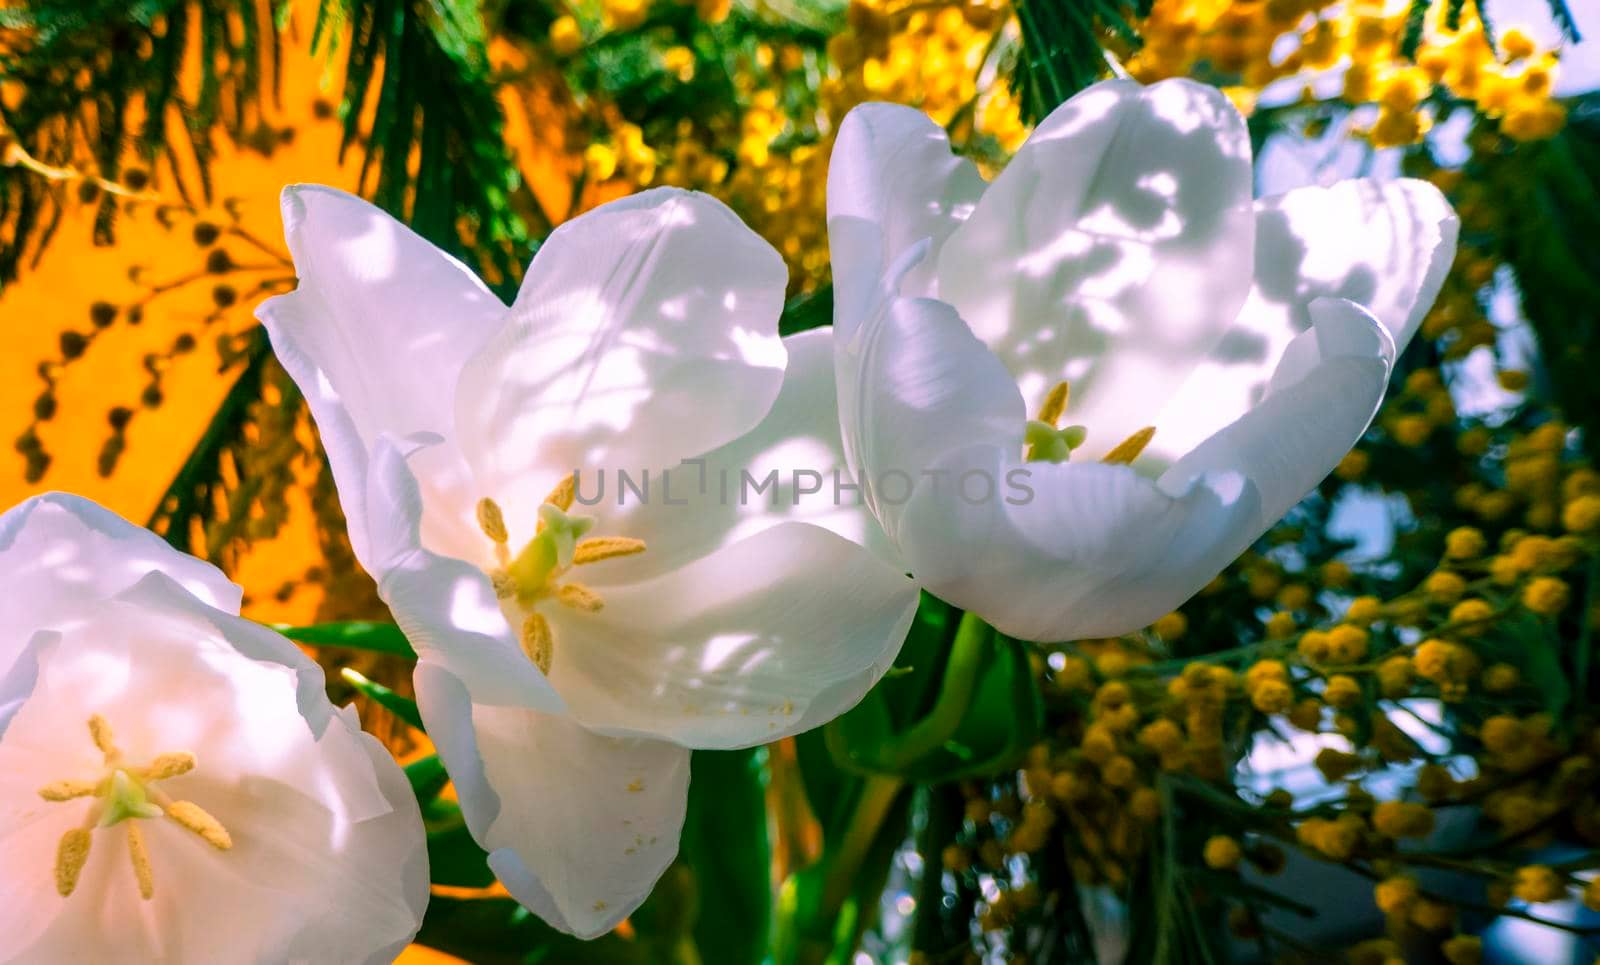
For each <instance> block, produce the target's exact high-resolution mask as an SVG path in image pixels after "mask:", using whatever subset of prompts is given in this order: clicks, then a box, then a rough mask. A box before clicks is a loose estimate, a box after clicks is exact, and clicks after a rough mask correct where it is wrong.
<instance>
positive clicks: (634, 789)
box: [628, 777, 644, 794]
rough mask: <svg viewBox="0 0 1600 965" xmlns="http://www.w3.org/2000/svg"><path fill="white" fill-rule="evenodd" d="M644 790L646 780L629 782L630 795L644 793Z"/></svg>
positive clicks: (635, 779)
mask: <svg viewBox="0 0 1600 965" xmlns="http://www.w3.org/2000/svg"><path fill="white" fill-rule="evenodd" d="M643 790H644V778H642V777H636V778H634V779H633V780H631V781H629V782H628V793H629V794H638V793H639V792H640V791H643Z"/></svg>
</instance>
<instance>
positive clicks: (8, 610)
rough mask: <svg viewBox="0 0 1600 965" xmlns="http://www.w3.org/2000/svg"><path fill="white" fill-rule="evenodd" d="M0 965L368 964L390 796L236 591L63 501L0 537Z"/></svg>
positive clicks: (347, 731)
mask: <svg viewBox="0 0 1600 965" xmlns="http://www.w3.org/2000/svg"><path fill="white" fill-rule="evenodd" d="M0 579H3V580H4V582H5V587H6V592H5V594H3V595H0V820H3V822H4V825H3V826H4V830H3V831H0V897H3V899H4V900H3V901H0V961H3V962H29V963H34V962H108V963H133V962H170V963H185V962H189V963H197V965H210V963H214V962H224V961H250V962H263V963H266V962H280V963H288V962H329V963H379V962H388V961H392V960H393V959H394V957H395V956H396V955H398V954H399V953H400V951H401V949H403V948H404V947H405V946H406V944H407V943H409V942H410V940H411V938H412V936H413V935H415V934H416V932H417V928H418V927H419V925H420V924H421V921H422V912H423V908H424V907H425V906H426V905H427V901H428V856H427V846H426V844H427V842H426V837H425V835H424V833H423V827H422V817H421V815H420V814H419V813H418V809H417V803H416V799H415V797H414V796H413V794H412V791H411V787H410V785H409V783H408V782H407V781H406V777H405V774H404V772H402V771H401V769H400V768H399V766H398V765H396V764H395V762H394V760H393V759H392V758H390V756H389V754H388V752H387V751H385V750H384V748H383V746H382V745H381V744H379V743H378V742H377V741H376V740H374V739H373V738H372V737H370V736H368V735H366V734H363V733H362V732H361V729H360V725H359V722H358V721H357V720H356V717H355V712H354V711H353V710H352V709H350V708H346V709H345V710H343V711H339V710H335V709H334V707H333V706H332V705H331V704H330V703H329V702H328V698H327V695H326V693H325V692H324V690H323V675H322V670H321V668H319V667H318V666H317V665H316V664H315V663H313V662H312V661H311V660H310V659H309V658H307V657H306V656H305V654H303V653H301V652H300V650H299V649H297V648H296V647H295V646H294V644H292V643H290V642H289V641H288V640H285V639H284V638H282V637H280V636H278V635H277V634H275V633H272V632H271V631H269V630H266V629H264V628H262V627H261V626H259V625H257V624H254V623H251V622H250V621H248V620H243V619H241V618H240V617H239V616H238V610H239V600H240V593H239V588H238V587H236V586H234V585H233V584H232V583H229V582H228V580H227V579H226V578H225V577H224V576H223V575H222V574H221V573H220V572H218V571H217V570H216V569H214V568H212V567H211V566H210V565H208V564H206V563H202V562H201V561H199V560H197V559H195V558H193V557H190V556H186V555H184V554H182V553H179V552H177V551H176V550H173V549H172V548H170V547H169V546H167V545H166V544H165V543H164V542H162V541H161V539H160V538H158V537H157V536H155V535H154V534H152V533H150V532H148V531H147V530H143V529H139V528H137V527H135V526H133V525H131V524H130V523H128V522H126V521H125V520H123V519H121V518H119V517H117V516H116V515H114V514H112V513H110V512H108V511H106V510H104V509H102V508H100V507H99V506H96V505H95V504H94V503H91V502H89V501H87V500H84V499H80V498H78V497H75V496H66V495H59V494H51V495H46V496H40V497H36V498H34V499H31V500H29V501H27V502H25V503H23V504H22V505H20V506H18V507H16V508H14V509H12V510H11V511H9V512H7V513H6V514H5V515H4V516H0Z"/></svg>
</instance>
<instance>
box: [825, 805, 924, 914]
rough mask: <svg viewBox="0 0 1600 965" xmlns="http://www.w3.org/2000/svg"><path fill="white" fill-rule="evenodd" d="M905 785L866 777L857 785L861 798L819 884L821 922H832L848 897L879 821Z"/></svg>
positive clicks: (876, 834) (875, 833)
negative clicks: (820, 892)
mask: <svg viewBox="0 0 1600 965" xmlns="http://www.w3.org/2000/svg"><path fill="white" fill-rule="evenodd" d="M904 786H905V782H904V781H902V780H900V779H899V778H897V777H869V778H867V779H866V780H865V781H864V782H863V783H862V785H861V796H860V797H859V798H858V799H857V800H856V808H855V813H853V814H851V815H850V826H849V827H848V828H846V829H845V833H844V838H843V839H842V840H840V842H839V850H838V851H836V852H834V855H833V857H832V858H831V859H830V860H829V862H828V873H827V875H826V877H824V878H823V882H822V902H821V907H820V908H819V909H818V911H819V913H820V915H821V918H822V920H823V921H833V920H835V919H836V918H837V917H838V914H839V909H840V908H841V907H842V906H843V905H844V902H845V899H846V898H848V897H849V896H850V886H851V885H852V884H854V882H855V877H856V873H857V872H859V871H860V870H861V862H862V860H863V859H865V858H866V856H867V851H868V850H870V849H871V848H872V842H873V841H874V840H876V839H877V837H878V829H879V828H880V827H881V826H882V825H883V819H884V818H885V817H886V816H887V815H888V814H889V809H890V808H891V807H893V806H894V801H895V798H897V797H899V796H900V789H901V788H902V787H904Z"/></svg>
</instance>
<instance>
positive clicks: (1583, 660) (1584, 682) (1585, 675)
mask: <svg viewBox="0 0 1600 965" xmlns="http://www.w3.org/2000/svg"><path fill="white" fill-rule="evenodd" d="M1588 584H1589V585H1588V588H1587V589H1586V590H1585V591H1584V594H1583V612H1582V613H1580V614H1578V621H1579V625H1580V626H1582V627H1583V629H1582V630H1581V631H1579V633H1578V652H1577V655H1576V659H1575V661H1574V664H1575V665H1574V667H1573V670H1574V676H1576V677H1577V678H1578V687H1577V690H1578V696H1577V702H1578V705H1579V706H1580V707H1581V706H1583V705H1584V704H1587V703H1588V702H1589V651H1590V650H1591V649H1592V648H1593V647H1594V620H1593V619H1591V618H1590V614H1591V613H1593V612H1594V608H1595V605H1596V604H1597V603H1600V556H1592V557H1590V558H1589V579H1588Z"/></svg>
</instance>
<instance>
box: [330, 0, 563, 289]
mask: <svg viewBox="0 0 1600 965" xmlns="http://www.w3.org/2000/svg"><path fill="white" fill-rule="evenodd" d="M335 25H338V26H339V27H341V28H346V29H348V30H349V31H350V37H351V40H350V44H349V48H348V50H347V51H346V54H345V66H344V69H345V79H344V94H343V102H342V103H341V104H340V106H339V115H340V117H341V118H342V120H343V124H344V139H343V144H342V147H341V151H343V150H346V149H348V148H350V147H351V146H352V145H356V144H364V145H365V148H366V154H365V162H364V163H363V165H362V170H361V188H362V193H363V194H366V195H367V196H369V197H371V198H372V200H373V201H374V202H375V203H376V204H378V205H379V206H380V207H383V208H385V209H387V210H388V211H390V212H391V213H392V214H394V215H395V216H396V217H398V218H400V219H401V220H404V221H407V222H409V223H410V224H411V226H412V227H413V228H415V229H416V231H417V233H419V234H421V235H422V236H423V237H425V238H427V239H428V240H430V241H432V242H434V243H435V244H438V245H440V246H442V247H444V248H446V249H447V250H450V251H453V252H455V253H458V254H472V255H475V256H476V257H477V260H478V261H479V263H480V266H481V267H482V268H483V269H484V270H485V272H486V273H488V274H490V276H491V280H493V281H496V282H498V287H500V288H501V290H502V293H505V292H506V291H508V290H510V289H512V288H514V284H515V281H516V279H517V278H519V277H520V275H521V271H522V265H523V263H524V262H525V260H526V257H527V252H528V249H529V247H530V245H531V244H532V242H533V240H534V237H535V236H534V234H532V232H533V231H537V232H538V233H539V234H540V235H542V234H543V233H545V232H547V231H548V230H549V228H550V220H549V218H548V217H546V216H545V214H544V212H543V211H542V210H541V209H540V208H539V205H538V202H537V200H536V199H534V197H533V194H532V192H531V191H530V190H529V189H528V188H527V186H526V185H525V184H523V182H522V179H521V175H520V174H519V173H518V171H517V168H516V165H515V164H514V163H513V161H512V159H511V156H510V153H509V152H508V150H507V149H506V146H505V140H504V137H503V136H502V135H503V128H504V116H503V115H502V113H501V110H500V105H499V102H498V101H497V100H496V96H495V86H494V83H493V81H492V79H491V76H490V65H489V55H488V50H487V46H486V43H487V42H486V36H485V30H484V23H483V17H482V14H481V12H480V10H479V5H478V4H477V3H476V2H473V0H438V2H427V0H324V2H323V3H322V5H321V7H320V8H319V10H318V16H317V25H316V34H315V40H314V43H313V46H314V47H316V48H318V49H320V50H328V51H331V48H332V47H333V44H334V42H335V41H334V37H335V36H336V32H335V30H334V29H333V27H334V26H335ZM369 105H370V108H371V116H372V123H371V127H370V129H369V130H363V128H362V124H363V120H364V118H365V117H366V112H367V110H368V107H369ZM413 152H417V155H418V157H417V161H416V165H415V168H414V170H415V172H416V173H415V176H413V174H412V170H413V168H412V166H411V163H412V153H413Z"/></svg>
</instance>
